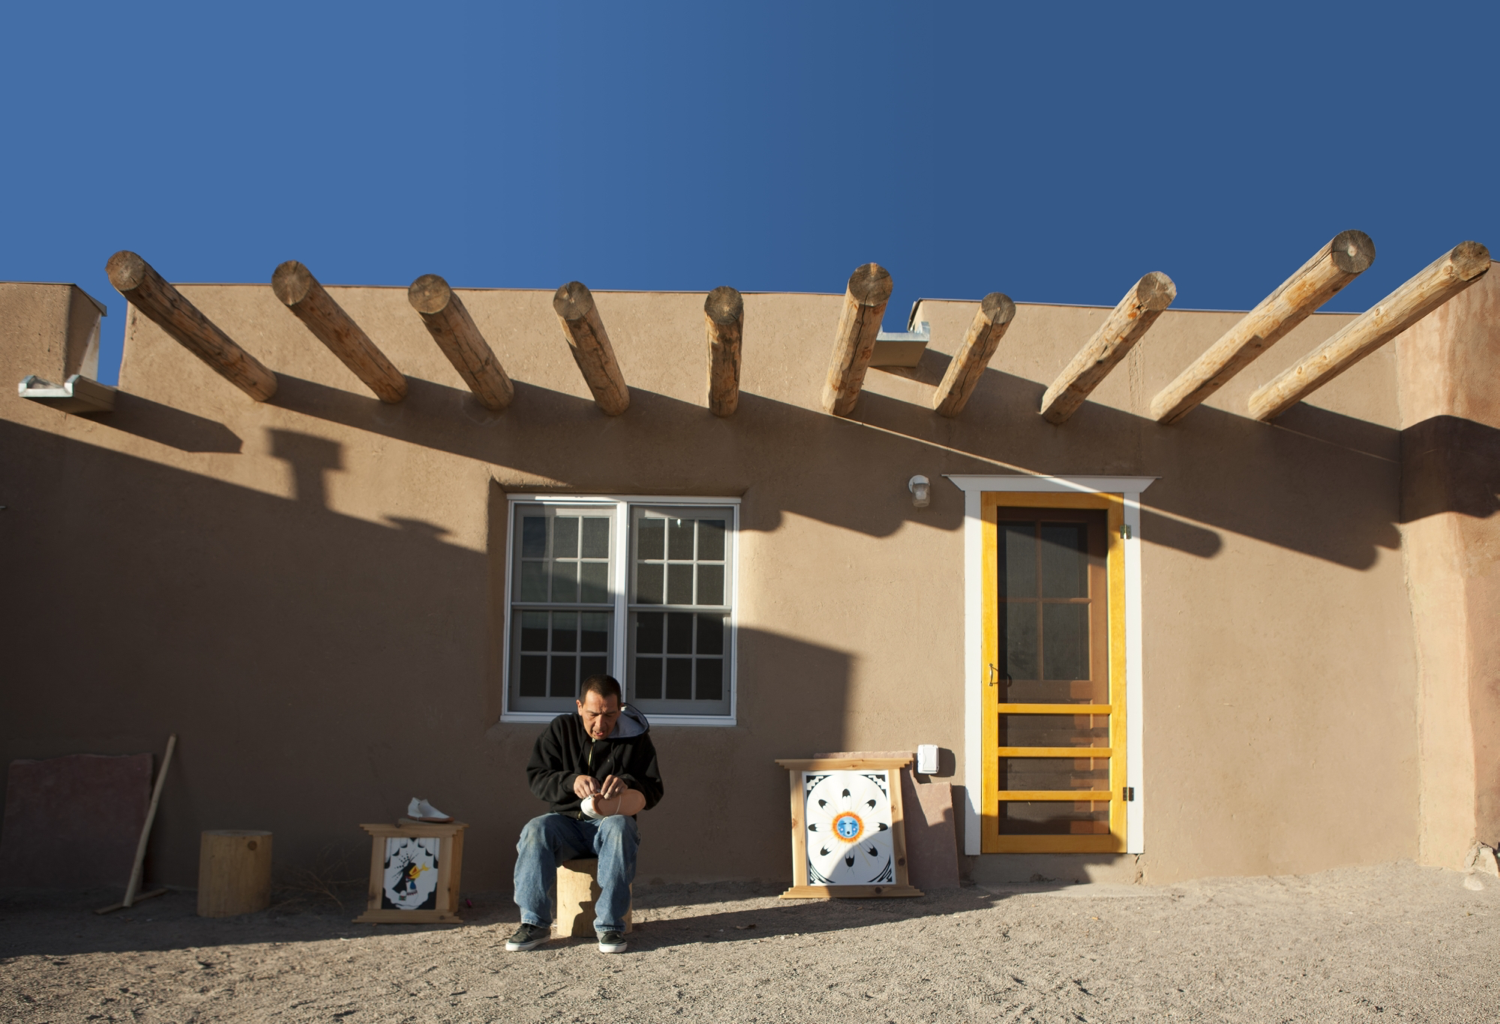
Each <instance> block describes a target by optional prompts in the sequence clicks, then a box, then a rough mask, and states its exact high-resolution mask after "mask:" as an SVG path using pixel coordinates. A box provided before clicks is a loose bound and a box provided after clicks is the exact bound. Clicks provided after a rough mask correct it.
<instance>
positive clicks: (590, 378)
mask: <svg viewBox="0 0 1500 1024" xmlns="http://www.w3.org/2000/svg"><path fill="white" fill-rule="evenodd" d="M552 309H553V312H555V313H556V314H557V322H558V323H560V324H562V329H563V337H565V338H567V339H568V349H569V350H570V351H571V352H572V353H573V361H574V362H575V363H577V364H578V372H580V373H582V374H583V381H584V383H585V384H587V385H588V386H589V390H590V391H591V392H593V394H594V404H595V405H597V406H598V407H599V410H600V411H601V412H603V413H604V414H605V415H606V416H618V415H620V414H621V413H622V412H624V411H625V410H626V409H629V408H630V388H629V387H627V386H626V384H625V375H624V374H623V373H621V372H620V364H619V362H618V361H617V360H616V359H615V350H614V346H612V345H611V344H610V343H609V332H607V331H606V330H605V329H604V321H603V320H601V319H600V318H599V310H598V308H597V307H595V305H594V293H593V292H591V291H589V290H588V286H586V285H585V284H584V283H583V282H582V281H569V282H568V283H567V284H565V285H563V286H562V287H561V288H559V289H558V290H557V294H555V295H553V296H552Z"/></svg>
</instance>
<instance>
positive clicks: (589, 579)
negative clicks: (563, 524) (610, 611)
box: [578, 519, 609, 604]
mask: <svg viewBox="0 0 1500 1024" xmlns="http://www.w3.org/2000/svg"><path fill="white" fill-rule="evenodd" d="M590 521H591V520H588V519H585V520H584V522H586V523H587V522H590ZM578 600H579V602H580V603H582V604H604V603H605V602H607V601H608V600H609V563H608V562H580V563H578Z"/></svg>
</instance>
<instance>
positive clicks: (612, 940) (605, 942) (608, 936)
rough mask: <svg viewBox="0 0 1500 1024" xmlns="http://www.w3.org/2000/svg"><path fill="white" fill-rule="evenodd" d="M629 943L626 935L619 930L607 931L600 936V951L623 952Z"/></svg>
mask: <svg viewBox="0 0 1500 1024" xmlns="http://www.w3.org/2000/svg"><path fill="white" fill-rule="evenodd" d="M626 945H628V943H627V942H626V941H625V936H624V935H622V934H620V933H619V932H605V933H604V934H603V935H601V936H599V952H601V953H623V952H625V947H626Z"/></svg>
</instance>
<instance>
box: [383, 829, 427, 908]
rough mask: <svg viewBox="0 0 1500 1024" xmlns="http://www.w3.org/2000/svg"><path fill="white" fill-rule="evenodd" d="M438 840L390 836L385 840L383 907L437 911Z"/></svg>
mask: <svg viewBox="0 0 1500 1024" xmlns="http://www.w3.org/2000/svg"><path fill="white" fill-rule="evenodd" d="M437 881H438V840H437V839H436V838H435V837H421V838H419V837H415V836H413V837H405V836H402V837H399V838H398V837H394V836H393V837H391V838H389V839H387V840H386V841H385V887H384V890H383V891H382V893H381V900H380V907H381V909H382V910H436V909H437Z"/></svg>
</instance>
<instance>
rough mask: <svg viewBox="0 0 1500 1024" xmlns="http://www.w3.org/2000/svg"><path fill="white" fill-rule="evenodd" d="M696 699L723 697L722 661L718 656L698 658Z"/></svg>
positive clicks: (717, 698)
mask: <svg viewBox="0 0 1500 1024" xmlns="http://www.w3.org/2000/svg"><path fill="white" fill-rule="evenodd" d="M697 664H698V692H697V693H696V694H695V695H694V696H696V697H697V699H698V700H723V699H724V663H723V662H722V661H720V660H719V659H718V658H699V659H697Z"/></svg>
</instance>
